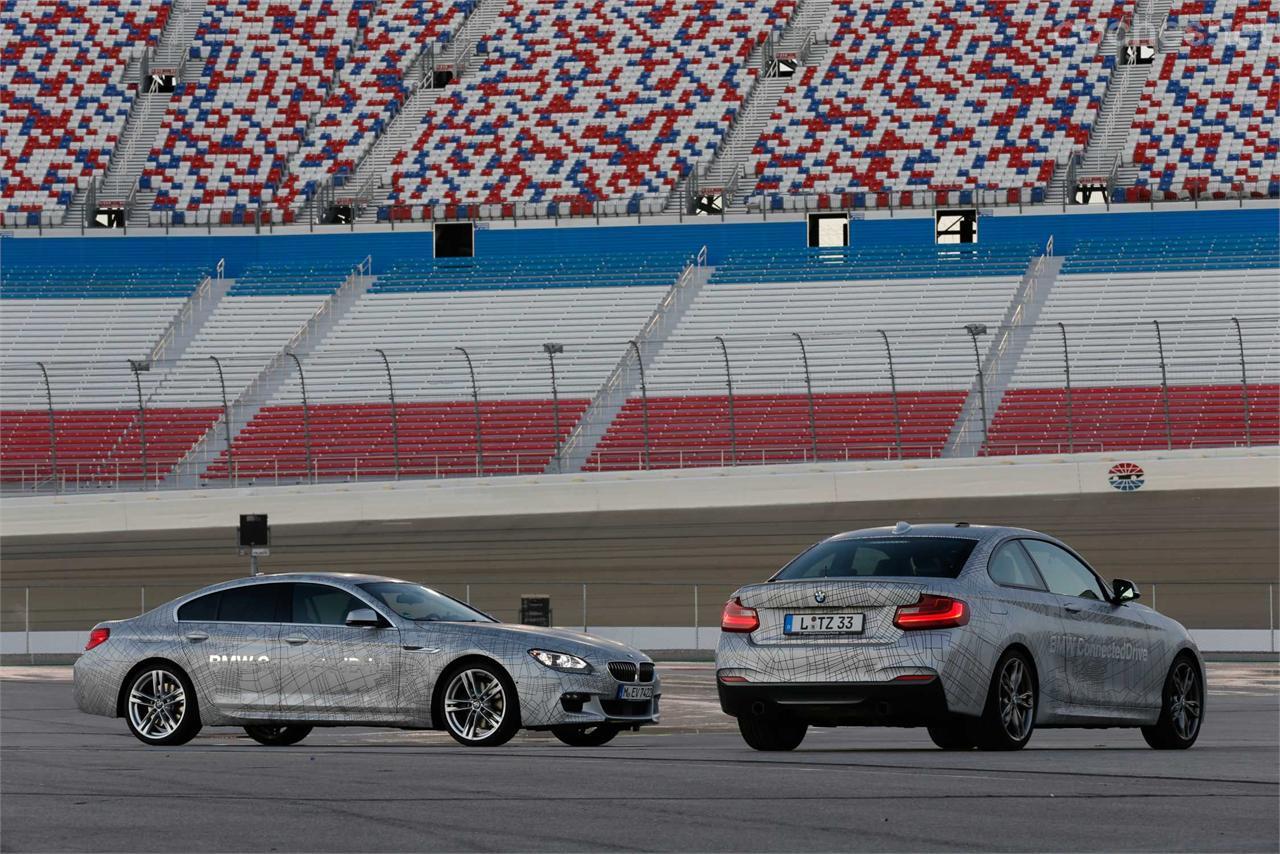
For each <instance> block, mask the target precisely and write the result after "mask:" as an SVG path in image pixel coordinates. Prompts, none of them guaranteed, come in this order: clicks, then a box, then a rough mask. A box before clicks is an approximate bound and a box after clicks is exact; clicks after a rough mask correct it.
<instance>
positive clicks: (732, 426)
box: [694, 335, 738, 600]
mask: <svg viewBox="0 0 1280 854" xmlns="http://www.w3.org/2000/svg"><path fill="white" fill-rule="evenodd" d="M716 340H717V341H719V342H720V353H721V355H723V356H724V382H725V385H727V386H728V387H729V465H732V466H736V465H737V464H738V420H737V418H736V416H735V414H734V411H733V369H732V368H730V367H729V347H728V346H727V345H726V344H725V343H724V337H723V336H721V335H717V336H716ZM723 456H724V454H723V453H722V454H721V457H723ZM723 464H724V463H723V461H722V462H721V465H723ZM694 590H697V588H696V587H695V588H694ZM694 598H695V600H696V599H697V594H696V593H695V594H694Z"/></svg>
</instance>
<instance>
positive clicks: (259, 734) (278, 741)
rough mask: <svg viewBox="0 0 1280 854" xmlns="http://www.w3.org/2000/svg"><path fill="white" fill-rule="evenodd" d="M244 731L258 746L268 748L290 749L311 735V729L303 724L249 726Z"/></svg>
mask: <svg viewBox="0 0 1280 854" xmlns="http://www.w3.org/2000/svg"><path fill="white" fill-rule="evenodd" d="M244 731H245V732H247V733H248V734H249V738H252V739H253V740H254V741H256V742H258V744H265V745H266V746H268V747H288V746H289V745H291V744H297V743H298V742H300V741H302V740H303V739H304V738H306V737H307V736H308V735H310V734H311V727H309V726H303V725H302V724H280V725H273V724H260V725H257V726H247V727H245V728H244Z"/></svg>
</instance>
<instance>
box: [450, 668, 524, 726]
mask: <svg viewBox="0 0 1280 854" xmlns="http://www.w3.org/2000/svg"><path fill="white" fill-rule="evenodd" d="M442 705H443V712H444V722H445V727H446V729H448V730H449V735H451V736H453V740H454V741H456V742H458V743H459V744H465V745H466V746H467V747H497V746H498V745H500V744H506V743H507V742H508V741H510V740H511V737H512V736H514V735H515V734H516V732H517V731H518V730H519V729H520V703H519V700H518V699H517V698H516V686H515V683H513V682H512V681H511V678H510V677H509V676H507V674H506V672H505V671H503V670H502V669H501V668H499V667H498V666H497V665H494V664H488V663H469V664H465V665H463V666H462V667H459V668H457V669H455V670H453V671H451V672H450V673H449V674H447V675H446V676H445V689H444V700H443V703H442Z"/></svg>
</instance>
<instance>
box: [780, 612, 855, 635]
mask: <svg viewBox="0 0 1280 854" xmlns="http://www.w3.org/2000/svg"><path fill="white" fill-rule="evenodd" d="M863 619H864V617H863V615H862V614H787V615H786V616H785V617H783V619H782V633H783V634H784V635H830V634H850V635H856V634H859V633H861V632H862V625H863Z"/></svg>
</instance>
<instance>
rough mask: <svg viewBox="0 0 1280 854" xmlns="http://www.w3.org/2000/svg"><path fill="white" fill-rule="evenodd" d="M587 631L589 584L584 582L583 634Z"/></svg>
mask: <svg viewBox="0 0 1280 854" xmlns="http://www.w3.org/2000/svg"><path fill="white" fill-rule="evenodd" d="M586 631H587V582H585V581H584V582H582V632H583V634H586Z"/></svg>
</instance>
